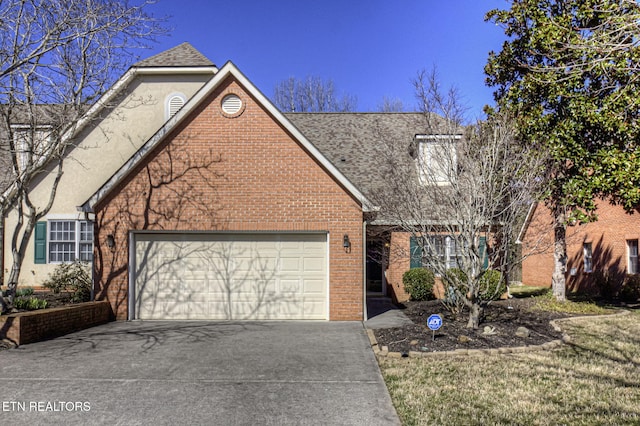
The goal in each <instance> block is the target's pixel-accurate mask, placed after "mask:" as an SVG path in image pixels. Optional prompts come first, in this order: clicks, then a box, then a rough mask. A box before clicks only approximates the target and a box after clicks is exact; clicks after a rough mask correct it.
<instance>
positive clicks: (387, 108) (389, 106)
mask: <svg viewBox="0 0 640 426" xmlns="http://www.w3.org/2000/svg"><path fill="white" fill-rule="evenodd" d="M404 110H405V109H404V104H403V103H402V99H400V98H390V97H388V96H383V97H382V101H381V102H380V103H379V104H378V111H380V112H403V111H404Z"/></svg>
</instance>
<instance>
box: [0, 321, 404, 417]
mask: <svg viewBox="0 0 640 426" xmlns="http://www.w3.org/2000/svg"><path fill="white" fill-rule="evenodd" d="M0 371H1V374H0V403H1V404H2V405H1V406H0V411H2V412H1V413H0V418H1V419H2V420H1V421H2V424H29V425H34V424H47V425H50V424H67V425H68V424H110V425H117V424H123V425H124V424H126V425H136V424H154V425H156V424H171V425H175V424H190V425H193V424H211V425H245V424H252V425H282V424H296V425H300V424H309V425H315V424H318V425H320V424H323V425H327V424H328V425H393V424H399V421H398V418H397V416H396V413H395V411H394V409H393V407H392V405H391V400H390V398H389V394H388V392H387V390H386V387H385V385H384V382H383V380H382V377H381V375H380V371H379V369H378V366H377V363H376V360H375V358H374V355H373V353H372V351H371V349H370V346H369V342H368V339H367V338H366V335H365V332H364V330H363V327H362V324H361V323H358V322H238V323H226V322H150V321H147V322H115V323H110V324H106V325H104V326H99V327H94V328H92V329H88V330H85V331H82V332H78V333H74V334H70V335H67V336H64V337H60V338H58V339H55V340H51V341H48V342H41V343H34V344H30V345H24V346H22V347H20V348H18V349H14V350H9V351H2V352H0Z"/></svg>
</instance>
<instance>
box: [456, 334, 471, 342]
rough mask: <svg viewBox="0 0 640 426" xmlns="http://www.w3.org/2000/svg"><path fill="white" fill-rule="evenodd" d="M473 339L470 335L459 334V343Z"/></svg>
mask: <svg viewBox="0 0 640 426" xmlns="http://www.w3.org/2000/svg"><path fill="white" fill-rule="evenodd" d="M470 341H471V338H470V337H469V336H465V335H464V334H463V335H461V336H458V343H469V342H470Z"/></svg>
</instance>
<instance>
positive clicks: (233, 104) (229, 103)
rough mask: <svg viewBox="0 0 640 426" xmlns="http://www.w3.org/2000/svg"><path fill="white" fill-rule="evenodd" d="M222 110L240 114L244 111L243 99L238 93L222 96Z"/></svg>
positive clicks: (230, 113) (231, 113)
mask: <svg viewBox="0 0 640 426" xmlns="http://www.w3.org/2000/svg"><path fill="white" fill-rule="evenodd" d="M222 112H224V113H225V114H227V115H231V116H234V115H238V114H239V113H241V112H242V99H240V98H239V97H238V95H234V94H230V95H227V96H225V97H224V98H222Z"/></svg>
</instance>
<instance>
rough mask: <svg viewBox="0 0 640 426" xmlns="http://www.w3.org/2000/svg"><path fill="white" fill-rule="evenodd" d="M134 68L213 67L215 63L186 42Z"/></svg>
mask: <svg viewBox="0 0 640 426" xmlns="http://www.w3.org/2000/svg"><path fill="white" fill-rule="evenodd" d="M133 66H134V67H138V68H143V67H212V66H215V64H214V63H213V62H211V61H210V60H209V58H207V57H206V56H204V55H203V54H202V53H200V52H199V51H198V50H197V49H196V48H195V47H193V46H192V45H191V44H189V43H187V42H184V43H182V44H179V45H178V46H176V47H173V48H171V49H169V50H165V51H164V52H160V53H158V54H157V55H154V56H152V57H150V58H147V59H143V60H142V61H140V62H137V63H135V64H133Z"/></svg>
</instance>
